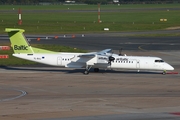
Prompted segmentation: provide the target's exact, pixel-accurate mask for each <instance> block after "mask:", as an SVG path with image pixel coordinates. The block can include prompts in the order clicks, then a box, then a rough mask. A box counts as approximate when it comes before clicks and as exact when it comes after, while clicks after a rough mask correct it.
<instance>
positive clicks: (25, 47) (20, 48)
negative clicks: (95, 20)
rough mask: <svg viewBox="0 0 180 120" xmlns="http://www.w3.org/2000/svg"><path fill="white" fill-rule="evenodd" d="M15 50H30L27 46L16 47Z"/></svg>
mask: <svg viewBox="0 0 180 120" xmlns="http://www.w3.org/2000/svg"><path fill="white" fill-rule="evenodd" d="M14 50H28V46H25V45H19V46H18V45H14Z"/></svg>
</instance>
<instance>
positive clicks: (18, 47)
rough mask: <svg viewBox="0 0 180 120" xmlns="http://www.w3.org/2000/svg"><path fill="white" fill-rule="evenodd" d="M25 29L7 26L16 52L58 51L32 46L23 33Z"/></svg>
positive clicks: (6, 30)
mask: <svg viewBox="0 0 180 120" xmlns="http://www.w3.org/2000/svg"><path fill="white" fill-rule="evenodd" d="M24 31H25V30H23V29H14V28H6V29H5V32H7V33H8V35H9V37H10V41H11V47H12V48H13V50H14V53H28V54H33V53H56V52H53V51H49V50H44V49H40V48H35V47H31V46H30V44H29V42H28V41H27V40H26V38H25V36H24V35H23V32H24Z"/></svg>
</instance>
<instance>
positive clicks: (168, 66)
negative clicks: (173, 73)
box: [165, 64, 174, 70]
mask: <svg viewBox="0 0 180 120" xmlns="http://www.w3.org/2000/svg"><path fill="white" fill-rule="evenodd" d="M165 70H174V67H172V66H171V65H169V64H166V65H165Z"/></svg>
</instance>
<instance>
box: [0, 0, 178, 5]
mask: <svg viewBox="0 0 180 120" xmlns="http://www.w3.org/2000/svg"><path fill="white" fill-rule="evenodd" d="M65 1H75V3H83V4H98V3H101V4H113V0H0V4H1V5H8V4H9V5H12V4H13V5H33V4H36V5H37V4H40V3H50V4H63V3H65ZM119 3H120V4H152V3H154V4H157V3H180V0H119Z"/></svg>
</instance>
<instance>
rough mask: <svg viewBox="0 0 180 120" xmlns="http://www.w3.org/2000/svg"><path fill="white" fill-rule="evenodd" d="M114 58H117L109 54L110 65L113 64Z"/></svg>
mask: <svg viewBox="0 0 180 120" xmlns="http://www.w3.org/2000/svg"><path fill="white" fill-rule="evenodd" d="M114 60H115V58H114V57H112V56H109V60H108V64H110V66H111V62H112V61H114Z"/></svg>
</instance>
